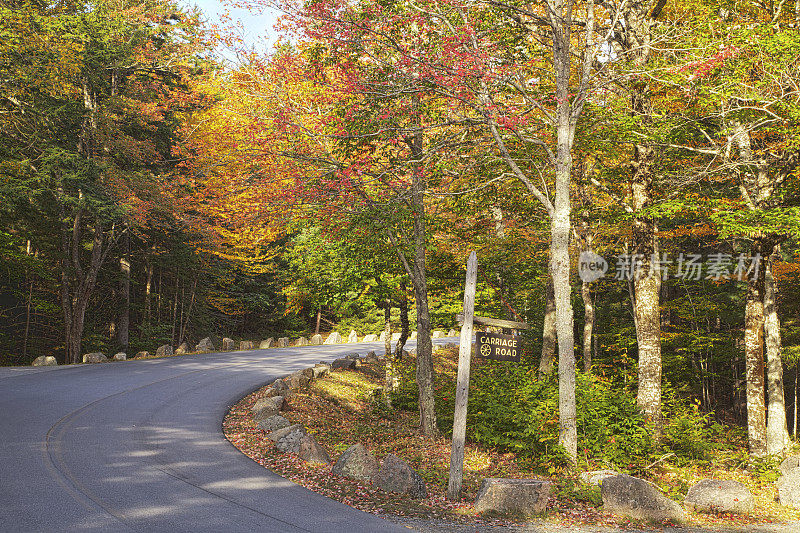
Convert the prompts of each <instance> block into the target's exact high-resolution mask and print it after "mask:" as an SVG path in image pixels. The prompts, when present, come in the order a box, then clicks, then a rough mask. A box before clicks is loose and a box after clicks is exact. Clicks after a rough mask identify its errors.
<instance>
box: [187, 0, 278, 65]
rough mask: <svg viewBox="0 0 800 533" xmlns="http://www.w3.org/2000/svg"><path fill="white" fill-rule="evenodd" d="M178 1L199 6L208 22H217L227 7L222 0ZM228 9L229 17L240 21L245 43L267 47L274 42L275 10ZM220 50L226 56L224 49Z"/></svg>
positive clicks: (276, 12) (276, 16)
mask: <svg viewBox="0 0 800 533" xmlns="http://www.w3.org/2000/svg"><path fill="white" fill-rule="evenodd" d="M180 2H181V3H182V4H184V5H186V6H197V7H199V8H200V9H201V10H202V11H203V13H204V14H205V15H206V18H207V19H208V21H209V22H210V23H219V22H220V15H221V14H223V13H224V12H225V11H226V9H228V8H227V7H226V6H225V4H224V2H223V1H222V0H180ZM228 10H229V12H230V15H231V19H233V20H234V21H239V22H241V23H242V26H243V35H242V36H243V38H244V41H245V43H246V44H247V45H249V46H256V48H259V49H267V48H268V47H269V45H270V44H271V43H274V42H275V40H276V37H277V34H276V32H275V30H274V29H272V26H273V24H275V20H276V19H277V18H278V16H279V15H280V13H279V12H278V11H277V10H269V11H268V12H264V13H261V14H258V13H252V12H250V11H249V10H247V9H228ZM220 52H221V53H222V54H223V55H225V56H228V54H226V53H225V52H224V51H220Z"/></svg>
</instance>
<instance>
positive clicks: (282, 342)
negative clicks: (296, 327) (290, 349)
mask: <svg viewBox="0 0 800 533" xmlns="http://www.w3.org/2000/svg"><path fill="white" fill-rule="evenodd" d="M287 346H289V337H280V338H278V348H286V347H287Z"/></svg>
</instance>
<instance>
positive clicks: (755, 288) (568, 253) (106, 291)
mask: <svg viewBox="0 0 800 533" xmlns="http://www.w3.org/2000/svg"><path fill="white" fill-rule="evenodd" d="M248 4H249V5H251V6H252V7H254V8H258V7H259V6H262V7H263V6H266V5H272V6H274V5H276V4H275V3H274V2H272V3H271V2H270V1H269V0H251V1H250V2H249V3H248ZM278 7H280V8H281V9H282V11H283V13H284V15H283V17H282V19H281V21H280V25H281V30H282V32H283V34H282V35H283V37H282V38H281V40H280V41H279V42H278V43H277V44H276V45H275V47H274V49H272V50H270V51H269V52H268V53H266V52H263V51H258V50H256V49H253V48H248V47H247V46H246V45H244V44H243V43H242V42H241V41H240V40H237V38H236V36H235V34H232V33H230V32H229V31H227V29H226V28H223V27H219V26H217V25H213V24H209V23H207V22H206V21H204V20H203V17H202V16H201V14H200V12H199V11H197V10H196V9H195V10H191V9H190V10H187V9H186V8H185V7H183V6H182V5H181V4H178V3H176V2H173V1H171V0H144V1H138V0H137V1H136V2H134V1H132V0H58V1H55V2H45V1H43V0H4V1H3V2H2V3H0V361H2V364H3V365H29V364H30V363H31V362H32V361H33V360H34V358H36V357H38V356H42V355H52V356H55V357H56V359H57V360H58V362H59V364H75V363H79V362H80V361H81V355H82V354H83V353H87V352H92V351H102V352H106V353H114V352H117V351H123V352H127V353H128V354H133V353H136V352H138V351H140V350H148V349H150V350H152V349H154V347H156V346H159V345H162V344H170V345H173V346H178V345H179V344H181V343H183V342H188V343H190V344H192V345H193V343H196V342H197V341H198V340H199V339H201V338H203V337H206V336H213V337H222V336H229V337H233V338H236V339H260V338H267V337H269V336H276V337H277V336H289V337H297V336H300V335H309V334H314V333H325V332H328V331H332V330H338V331H340V332H345V334H346V332H348V331H350V330H351V329H353V330H356V331H357V332H358V335H360V336H363V335H366V334H371V333H376V334H377V333H380V332H382V331H384V329H385V328H390V329H391V330H392V331H396V332H399V331H403V333H404V335H403V336H402V340H401V343H402V342H405V340H406V337H407V335H408V333H409V331H416V332H417V335H418V336H417V350H416V363H415V369H414V371H413V372H411V373H409V374H408V375H407V377H406V382H405V383H402V384H400V385H399V386H400V387H407V386H408V385H409V384H410V385H412V387H413V393H414V394H413V396H414V398H413V400H414V402H416V405H417V408H418V410H419V414H420V431H421V432H422V433H424V434H426V435H431V434H436V433H438V432H439V431H442V430H444V426H445V425H446V424H441V420H440V422H439V423H438V424H437V412H438V411H439V409H438V408H437V406H436V402H437V401H438V398H437V397H436V394H435V390H436V377H437V376H436V374H435V372H434V365H433V360H434V358H435V357H436V354H435V353H434V351H433V349H432V344H431V331H432V330H434V329H444V330H449V329H451V328H457V327H458V326H457V322H456V318H455V315H456V314H457V313H459V312H461V309H462V297H463V291H464V275H465V264H466V259H467V256H468V254H469V252H470V251H473V250H474V251H476V252H477V256H478V264H479V266H478V291H477V295H476V314H478V315H481V316H487V317H494V318H498V319H509V320H515V321H526V322H528V324H529V325H530V326H531V328H530V329H529V330H527V331H526V332H525V333H524V346H525V353H524V355H523V358H522V362H521V363H520V364H518V365H516V366H513V365H511V364H509V363H505V364H504V366H503V365H498V366H497V368H496V375H493V376H492V377H491V378H489V377H486V376H484V381H483V382H482V383H484V385H486V386H487V387H491V386H493V385H492V384H494V386H497V387H500V386H501V385H502V386H503V387H507V389H508V390H509V391H511V392H508V393H507V394H509V402H511V403H507V404H506V405H507V406H508V405H514V406H515V407H514V409H519V410H526V409H528V410H529V416H528V418H530V419H531V420H532V419H533V418H536V417H537V416H538V417H541V418H542V419H545V418H548V417H549V416H550V414H546V413H544V412H543V411H542V412H533V411H530V406H527V404H526V403H525V402H518V403H514V402H515V401H517V400H515V399H514V398H517V399H518V398H519V397H521V396H520V395H529V396H530V395H531V394H534V395H540V397H547V398H550V399H552V400H553V402H554V405H552V408H553V409H552V411H548V413H551V414H552V413H557V414H555V415H554V416H557V417H558V420H557V424H555V425H548V426H547V427H549V428H551V429H552V435H553V438H554V439H557V441H558V444H559V445H560V448H559V449H560V450H562V452H561V453H563V454H564V457H566V459H567V460H569V461H575V460H576V458H577V457H578V455H579V454H585V453H590V450H591V453H598V454H609V456H610V455H611V454H613V453H617V452H619V450H622V449H624V448H625V446H623V444H620V446H619V448H618V449H617V452H615V451H614V450H612V449H611V448H609V447H607V446H604V445H603V443H602V442H600V441H598V440H594V441H592V440H591V438H589V436H590V435H594V433H592V431H594V430H592V429H591V426H592V424H593V423H596V422H597V421H596V420H591V416H594V415H592V414H590V413H594V414H595V415H597V416H599V417H600V420H603V418H602V417H605V416H612V415H613V416H620V415H624V416H623V419H625V420H629V421H630V424H633V425H634V426H636V427H632V426H628V425H625V424H627V423H625V424H623V423H622V422H620V424H621V425H620V426H618V427H616V430H618V431H619V432H621V433H622V434H624V438H627V439H628V441H627V443H628V444H631V443H634V444H635V443H643V442H645V441H646V442H658V441H661V442H665V443H672V446H673V451H676V453H679V455H680V454H684V455H686V456H697V455H699V454H702V453H705V452H704V451H703V450H702V449H701V448H702V445H701V444H698V443H702V442H704V441H703V438H705V436H707V435H710V434H712V433H714V432H717V433H716V434H717V435H719V434H721V433H719V432H722V431H729V430H730V431H739V432H740V433H741V435H743V439H745V440H744V442H746V444H747V449H748V452H749V454H750V455H752V456H755V457H762V456H765V455H772V454H780V453H782V452H784V451H785V450H787V449H788V448H790V447H791V446H792V443H793V440H792V438H791V437H796V434H797V412H798V411H797V403H798V400H797V392H798V359H800V321H799V320H798V319H799V317H800V314H799V313H800V284H799V283H798V281H800V280H799V279H798V277H799V276H800V241H799V240H798V238H799V237H800V183H798V182H799V179H800V174H799V173H798V161H799V157H800V137H798V135H797V134H798V130H800V32H798V25H800V2H791V3H787V2H785V1H784V2H780V3H777V2H761V1H755V2H745V1H743V0H699V1H692V2H688V1H686V0H644V1H642V2H634V3H630V2H625V1H622V2H617V1H614V0H597V1H594V2H582V1H578V0H542V1H538V2H525V1H517V0H508V1H506V0H499V1H498V0H492V1H486V0H416V1H414V2H407V1H397V2H395V1H386V0H358V1H344V0H309V1H306V2H292V1H291V0H287V1H286V3H279V6H278ZM220 47H226V48H227V49H228V50H233V51H235V53H236V57H237V61H235V62H230V61H223V60H221V59H220V58H219V55H218V54H217V52H216V51H217V50H219V49H220ZM391 349H392V350H394V349H395V347H392V348H391ZM399 350H400V354H401V355H402V345H401V346H400V347H399ZM551 378H552V379H551ZM478 383H481V381H480V380H479V381H478ZM547 387H550V388H549V389H548V391H549V392H547V391H545V390H544V389H545V388H547ZM513 391H517V392H519V394H518V395H517V396H514V393H513ZM484 392H485V391H484ZM523 393H524V394H523ZM551 393H552V394H551ZM480 394H482V393H481V392H479V393H478V398H480ZM529 396H526V397H529ZM495 400H496V401H497V403H499V404H502V401H501V400H497V399H495ZM477 401H480V400H479V399H478V400H477ZM487 401H488V400H487ZM548 405H549V404H548ZM490 406H491V405H490ZM495 407H498V406H495ZM589 408H592V409H594V408H596V409H598V410H597V411H591V410H589ZM490 412H492V411H491V409H488V408H487V410H486V411H485V416H484V419H481V420H482V421H481V420H477V421H475V420H473V422H475V423H476V424H477V425H476V426H475V430H474V431H475V435H474V437H475V438H477V439H480V438H481V435H484V437H486V439H487V442H490V443H491V444H493V445H506V446H509V447H512V448H513V447H514V446H518V445H519V439H523V440H524V439H525V438H529V437H530V435H529V434H527V433H526V431H530V428H531V427H534V426H536V424H540V422H541V420H539V421H536V420H533V421H531V420H528V421H529V422H530V425H529V426H526V428H528V429H526V428H522V429H514V430H511V429H509V428H511V427H512V426H513V427H517V426H515V424H517V425H519V424H520V423H521V422H520V421H519V417H518V418H517V419H516V420H512V418H511V416H510V414H508V413H503V412H500V411H499V410H498V411H496V412H494V415H492V417H493V418H492V417H489V415H488V413H490ZM514 412H516V413H517V414H519V412H518V411H514V410H513V409H512V412H511V414H513V413H514ZM598 413H599V414H598ZM476 416H477V415H476ZM487 417H489V418H491V420H490V419H489V418H487ZM504 417H506V418H504ZM439 418H441V416H439ZM526 420H527V419H526ZM548 420H549V418H548ZM481 424H482V425H481ZM503 424H505V426H503ZM501 426H502V427H505V429H506V430H507V431H506V432H505V433H504V434H505V435H506V436H507V440H506V441H503V442H500V441H497V440H492V439H496V435H497V432H496V431H495V430H496V429H497V428H498V427H501ZM536 427H541V424H540V425H539V426H536ZM492 428H494V429H492ZM720 428H725V429H720ZM595 430H597V431H600V430H599V428H595ZM482 431H483V432H484V433H481V432H482ZM491 435H495V436H491ZM509 435H510V436H509ZM526 435H527V436H526ZM604 435H605V434H604ZM694 437H697V438H696V439H695V440H692V439H694ZM515 439H516V440H515ZM545 444H546V443H545ZM636 447H637V446H635V445H633V444H631V446H630V447H629V449H634V448H636ZM645 447H646V446H645ZM619 453H623V452H619ZM624 453H626V454H629V453H630V452H629V451H626V452H624ZM622 460H623V461H624V460H632V459H630V457H629V456H626V457H625V459H622Z"/></svg>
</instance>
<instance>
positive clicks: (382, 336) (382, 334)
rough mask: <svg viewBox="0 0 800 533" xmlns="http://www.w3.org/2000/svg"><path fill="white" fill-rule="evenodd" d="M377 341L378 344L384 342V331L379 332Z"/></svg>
mask: <svg viewBox="0 0 800 533" xmlns="http://www.w3.org/2000/svg"><path fill="white" fill-rule="evenodd" d="M378 340H379V341H380V342H386V332H385V331H381V336H380V337H378Z"/></svg>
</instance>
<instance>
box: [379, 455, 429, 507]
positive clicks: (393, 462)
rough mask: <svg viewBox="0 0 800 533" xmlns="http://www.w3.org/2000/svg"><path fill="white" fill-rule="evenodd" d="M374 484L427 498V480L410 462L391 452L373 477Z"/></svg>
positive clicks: (392, 490) (390, 490) (389, 489)
mask: <svg viewBox="0 0 800 533" xmlns="http://www.w3.org/2000/svg"><path fill="white" fill-rule="evenodd" d="M372 484H373V485H375V486H376V487H378V488H379V489H381V490H385V491H387V492H399V493H403V494H408V495H410V496H411V497H412V498H427V497H428V491H427V489H426V488H425V482H424V481H423V480H422V478H421V477H419V474H417V473H416V472H415V471H414V470H413V469H412V468H411V467H410V466H408V463H406V462H405V461H403V460H402V459H400V458H399V457H397V456H396V455H392V454H389V455H387V456H386V457H384V458H383V461H381V466H380V467H379V468H378V472H377V473H376V474H375V476H374V477H373V478H372Z"/></svg>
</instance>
